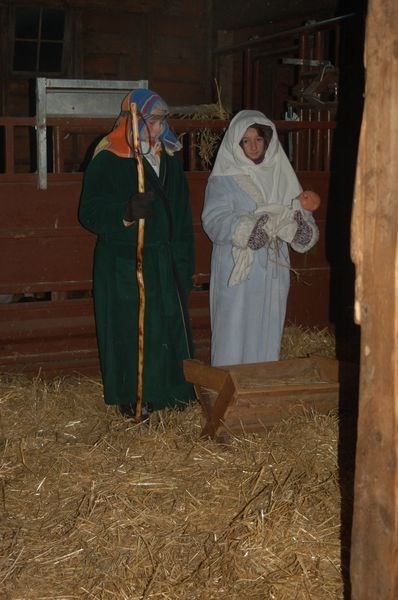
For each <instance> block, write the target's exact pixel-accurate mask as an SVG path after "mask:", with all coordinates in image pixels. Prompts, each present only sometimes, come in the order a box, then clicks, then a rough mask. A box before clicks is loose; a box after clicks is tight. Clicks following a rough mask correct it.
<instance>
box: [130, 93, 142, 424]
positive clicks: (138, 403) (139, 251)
mask: <svg viewBox="0 0 398 600" xmlns="http://www.w3.org/2000/svg"><path fill="white" fill-rule="evenodd" d="M130 112H131V121H132V129H133V145H134V155H135V159H136V161H137V172H138V191H139V192H144V191H145V176H144V165H143V164H142V156H141V148H140V138H139V130H138V118H137V104H136V103H135V102H132V103H131V105H130ZM144 233H145V220H144V219H138V234H137V253H136V276H137V285H138V294H139V309H138V364H137V401H136V405H135V406H136V407H135V419H136V421H137V423H139V422H140V421H141V413H142V389H143V373H144V322H145V286H144V275H143V270H142V255H143V250H144Z"/></svg>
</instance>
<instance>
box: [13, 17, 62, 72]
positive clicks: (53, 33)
mask: <svg viewBox="0 0 398 600" xmlns="http://www.w3.org/2000/svg"><path fill="white" fill-rule="evenodd" d="M64 33H65V11H64V10H59V9H55V8H35V7H29V6H17V7H15V36H14V58H13V70H14V71H25V72H26V71H28V72H34V73H60V72H61V71H62V55H63V46H64Z"/></svg>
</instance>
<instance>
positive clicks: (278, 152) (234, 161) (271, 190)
mask: <svg viewBox="0 0 398 600" xmlns="http://www.w3.org/2000/svg"><path fill="white" fill-rule="evenodd" d="M254 124H258V125H265V126H267V127H270V128H271V129H272V138H271V140H270V142H269V145H268V148H267V149H266V152H265V155H264V159H263V160H262V162H260V163H258V164H256V163H255V162H253V161H252V160H251V159H250V158H248V157H247V156H246V155H245V153H244V151H243V149H242V147H241V146H240V141H241V140H242V138H243V136H244V134H245V132H246V130H247V129H248V128H249V127H252V126H253V125H254ZM214 176H216V177H233V179H235V181H236V182H237V184H238V185H239V187H240V188H241V189H242V190H244V191H245V192H246V193H247V194H248V195H249V196H250V197H251V198H252V199H253V200H254V202H255V204H256V206H257V208H256V209H255V211H254V212H253V213H252V214H248V215H243V216H242V217H241V218H240V220H239V223H238V225H237V227H236V229H235V232H234V234H233V237H232V256H233V259H234V268H233V270H232V272H231V275H230V277H229V280H228V286H229V287H231V286H233V285H236V284H238V283H240V282H241V281H243V280H245V279H247V277H248V276H249V273H250V270H251V266H252V263H253V258H254V253H253V251H252V250H251V249H250V248H249V247H247V240H248V237H249V235H250V232H251V231H252V228H253V226H254V224H255V222H256V219H257V218H258V215H259V214H264V213H266V214H267V215H268V221H267V223H266V224H265V225H264V231H265V232H266V234H267V235H268V237H269V239H270V240H274V239H276V238H279V239H282V240H284V241H286V242H291V240H292V239H293V237H294V234H295V232H296V230H297V223H296V222H295V220H294V211H293V210H292V208H291V207H292V201H293V200H294V199H295V198H297V196H298V195H299V194H300V193H301V191H302V188H301V185H300V183H299V181H298V179H297V177H296V174H295V172H294V171H293V168H292V166H291V164H290V162H289V160H288V158H287V156H286V154H285V152H284V150H283V148H282V146H281V144H280V142H279V139H278V134H277V132H276V129H275V125H274V124H273V122H272V121H270V120H269V119H268V118H267V117H266V116H265V115H264V114H263V113H261V112H259V111H257V110H242V111H240V112H239V113H238V114H237V115H235V117H234V118H233V119H232V120H231V123H230V125H229V127H228V130H227V131H226V133H225V136H224V138H223V141H222V142H221V145H220V149H219V151H218V154H217V158H216V161H215V163H214V168H213V170H212V173H211V175H210V177H214Z"/></svg>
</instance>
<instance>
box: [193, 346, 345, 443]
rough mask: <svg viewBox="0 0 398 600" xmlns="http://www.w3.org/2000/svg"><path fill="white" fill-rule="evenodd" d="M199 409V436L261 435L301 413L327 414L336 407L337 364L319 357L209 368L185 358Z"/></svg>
mask: <svg viewBox="0 0 398 600" xmlns="http://www.w3.org/2000/svg"><path fill="white" fill-rule="evenodd" d="M184 373H185V377H186V379H187V380H188V381H190V382H191V383H193V384H194V386H195V390H196V393H197V396H198V399H199V401H200V404H201V407H202V411H203V428H202V431H201V437H210V438H214V439H217V440H218V441H222V440H223V439H225V438H227V437H228V436H230V435H234V434H241V433H244V432H256V431H261V430H262V431H263V430H264V429H265V428H267V427H269V426H272V425H274V424H276V423H278V422H279V421H281V420H282V419H286V418H288V417H289V416H291V415H292V414H298V413H300V412H301V413H302V412H304V411H305V410H316V411H317V412H320V413H328V412H329V411H330V410H333V409H337V408H338V403H339V391H340V383H339V361H337V360H335V359H332V358H327V357H323V356H312V357H309V358H293V359H288V360H280V361H275V362H267V363H255V364H246V365H231V366H225V367H224V366H223V367H211V366H209V365H207V364H205V363H203V362H201V361H198V360H185V361H184Z"/></svg>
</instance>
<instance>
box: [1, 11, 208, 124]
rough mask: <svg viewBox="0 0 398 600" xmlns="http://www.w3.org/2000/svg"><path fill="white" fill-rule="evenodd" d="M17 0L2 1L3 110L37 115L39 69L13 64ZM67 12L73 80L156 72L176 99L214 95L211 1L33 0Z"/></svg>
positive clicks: (66, 69)
mask: <svg viewBox="0 0 398 600" xmlns="http://www.w3.org/2000/svg"><path fill="white" fill-rule="evenodd" d="M15 4H17V3H16V2H14V0H0V28H1V29H0V34H1V35H0V49H1V53H0V73H1V74H2V76H1V78H0V91H1V94H0V99H1V104H0V115H4V116H27V115H31V114H34V108H35V107H34V102H35V97H34V87H33V86H32V83H34V77H35V75H37V76H39V75H40V74H35V73H20V72H19V73H18V72H13V70H12V57H13V30H14V23H13V17H12V9H13V8H14V6H15ZM20 4H28V5H29V6H31V7H34V6H38V7H46V6H47V7H51V8H61V9H64V10H65V14H66V29H65V52H64V65H63V69H62V72H61V73H54V74H48V73H45V74H41V76H44V75H46V76H52V77H62V78H69V79H101V80H104V79H107V80H123V79H124V80H135V79H148V81H149V87H150V88H151V89H154V90H155V91H157V92H158V93H159V94H161V95H162V96H164V98H165V100H166V101H167V102H168V103H169V104H170V105H172V106H181V105H187V104H200V103H206V102H210V101H211V97H212V89H211V88H212V78H211V58H210V36H211V2H210V1H207V0H206V1H205V2H203V1H201V0H191V1H190V2H164V0H146V1H145V2H144V1H142V0H120V1H119V2H118V3H117V5H114V6H113V5H112V3H110V2H107V1H105V0H68V2H67V3H65V2H61V1H60V0H30V1H29V2H28V3H26V2H21V3H20Z"/></svg>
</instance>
